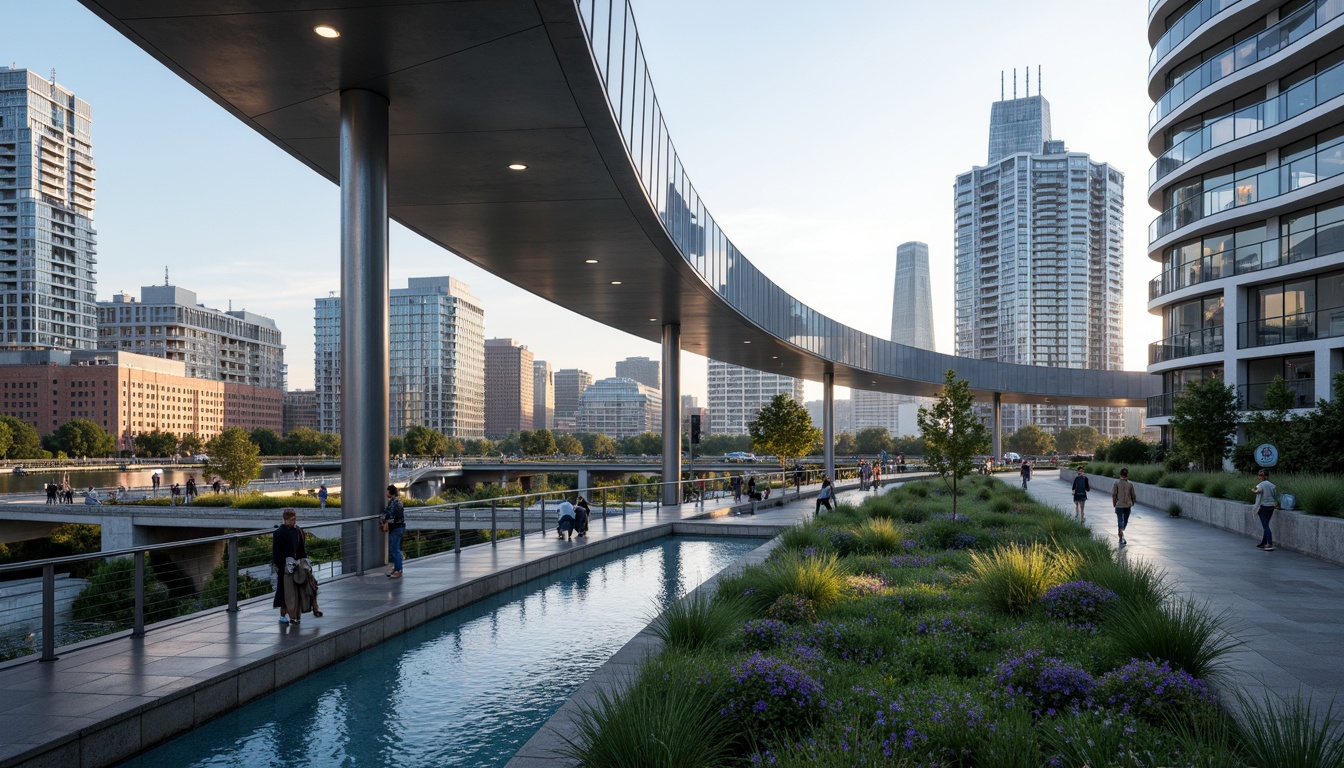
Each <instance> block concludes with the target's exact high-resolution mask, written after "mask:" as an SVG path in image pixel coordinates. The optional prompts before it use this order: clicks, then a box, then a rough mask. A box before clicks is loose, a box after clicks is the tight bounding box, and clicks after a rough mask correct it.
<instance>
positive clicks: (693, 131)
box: [0, 0, 1161, 405]
mask: <svg viewBox="0 0 1344 768" xmlns="http://www.w3.org/2000/svg"><path fill="white" fill-rule="evenodd" d="M5 3H6V6H7V7H6V8H5V17H6V24H5V25H4V26H3V27H0V62H4V63H6V64H13V65H16V66H18V67H26V68H29V69H33V70H36V71H38V72H40V73H42V74H43V75H44V76H50V74H51V71H52V70H53V69H54V70H55V71H56V80H57V82H58V83H60V84H61V85H62V86H64V87H66V88H68V89H70V90H71V91H72V92H74V93H75V95H76V96H78V97H79V98H82V99H84V100H85V101H87V102H89V103H90V105H91V106H92V109H93V142H94V159H95V162H96V163H97V166H98V205H97V209H96V211H95V213H94V223H95V226H96V228H97V230H98V297H99V299H100V300H107V299H110V298H111V296H112V295H113V294H115V293H120V292H122V291H126V292H129V293H131V294H133V295H135V296H137V297H138V296H139V292H140V288H141V287H142V286H145V285H159V284H162V283H163V282H164V280H165V270H167V276H168V279H169V280H170V281H171V282H172V284H174V285H178V286H180V287H182V288H186V289H188V290H193V291H195V292H196V294H197V298H198V301H199V302H200V303H202V304H205V305H206V306H209V307H214V308H217V309H230V308H232V309H247V310H249V311H252V312H256V313H258V314H262V315H266V316H268V317H271V318H274V319H275V320H276V322H277V324H278V325H279V326H280V330H281V331H282V333H283V335H284V343H285V345H286V347H287V349H286V353H285V359H286V363H287V364H288V366H289V386H290V388H294V389H297V388H307V387H311V386H312V372H313V300H314V299H316V298H319V297H322V296H327V295H328V294H329V293H331V292H333V291H336V290H337V289H338V288H339V287H340V285H339V284H340V242H339V232H338V226H339V211H338V207H337V206H338V195H337V188H336V187H335V185H333V184H331V183H330V182H327V181H326V180H324V179H321V178H320V177H318V176H317V175H316V174H314V173H313V172H312V171H309V170H308V169H307V168H305V167H303V166H302V165H301V164H299V162H298V161H296V160H294V159H292V158H291V157H290V156H288V155H287V154H285V153H284V152H282V151H281V150H279V149H278V148H276V147H274V146H273V145H271V144H270V143H269V142H268V141H266V140H265V139H263V138H261V137H260V136H259V135H257V134H256V133H254V132H253V131H252V130H251V129H249V128H247V127H246V126H245V125H243V124H242V123H241V122H239V121H238V120H237V119H235V118H234V117H232V116H231V115H229V114H228V113H226V112H225V111H224V110H223V109H221V108H220V107H218V106H216V105H215V104H214V103H212V102H210V101H209V100H208V99H207V98H206V97H205V96H203V95H201V94H199V93H198V92H197V91H195V90H194V89H193V88H191V87H190V86H188V85H187V84H186V83H184V82H183V81H181V80H180V79H179V78H178V77H176V76H175V75H173V74H172V73H171V72H169V71H168V70H167V69H166V68H165V67H163V66H162V65H160V64H159V63H157V62H156V61H154V60H153V59H152V58H151V57H150V56H149V55H148V54H146V53H144V52H142V51H141V50H140V49H138V48H137V47H135V46H134V45H132V44H131V43H130V42H129V41H127V40H126V39H124V38H123V37H121V36H120V35H119V34H117V33H116V32H114V31H113V30H112V29H111V27H108V26H107V25H106V24H104V23H103V22H102V21H100V20H99V19H98V18H97V17H95V16H94V15H93V14H92V13H90V12H89V11H87V10H86V9H85V8H84V7H83V6H82V5H80V4H79V3H77V2H75V0H43V1H42V2H18V1H17V0H5ZM631 5H632V8H633V9H634V16H635V20H636V23H637V24H638V28H639V31H640V37H641V43H642V45H643V48H644V51H645V57H646V59H647V61H648V65H649V72H650V75H651V77H652V80H653V83H654V88H655V90H656V92H657V94H658V98H659V101H660V103H661V105H662V108H663V113H664V115H665V119H666V121H667V124H668V130H669V132H670V134H671V137H672V141H673V144H674V145H675V146H676V148H677V151H678V154H679V156H680V158H681V160H682V164H683V166H684V167H685V168H686V170H687V174H688V176H689V177H690V179H691V181H692V183H693V184H694V186H695V187H696V189H697V191H698V192H699V194H700V198H701V200H702V201H703V202H704V203H705V205H706V207H707V208H708V209H709V211H710V213H711V214H712V215H713V216H714V218H715V220H716V221H717V222H718V223H719V225H720V226H721V227H722V228H723V231H724V232H725V233H726V234H727V235H728V237H729V238H730V239H731V240H732V241H733V242H734V243H735V244H736V245H737V247H738V248H739V249H740V250H741V251H742V253H743V254H745V255H746V256H747V258H749V259H751V260H752V262H753V263H755V264H756V265H757V266H758V267H759V268H760V269H761V270H762V271H763V272H764V273H765V274H766V275H767V276H769V277H770V278H771V279H772V280H774V281H775V282H776V283H778V284H779V285H780V286H782V287H783V288H784V289H785V290H786V291H789V292H790V293H792V294H793V295H795V296H798V297H799V298H801V299H803V300H804V301H806V302H807V303H809V304H811V306H813V307H814V308H816V309H817V310H819V311H821V312H822V313H824V314H826V315H829V316H831V317H832V318H835V319H836V320H838V321H840V322H842V323H845V324H847V325H850V326H852V327H855V328H858V329H859V330H862V331H865V332H867V333H871V334H874V335H877V336H881V337H884V338H885V337H886V336H887V335H888V334H889V332H890V326H891V320H890V318H891V301H892V298H891V295H892V285H893V282H894V278H895V269H896V247H897V246H898V245H899V244H900V243H903V242H906V241H910V240H920V241H923V242H925V243H928V245H929V258H930V278H931V282H932V289H933V295H934V297H935V299H934V307H933V312H934V328H935V340H936V343H937V346H938V350H939V351H941V352H949V353H950V352H952V351H953V302H952V301H951V300H950V299H951V296H952V293H953V236H954V229H953V208H952V204H953V193H952V186H953V183H954V181H955V178H956V176H957V174H959V173H963V172H965V171H968V170H970V169H971V168H972V167H973V166H975V165H982V164H984V163H985V161H986V159H987V158H986V155H987V144H988V132H989V110H990V104H991V103H992V102H994V101H996V100H998V98H999V96H1000V90H999V89H1000V73H1001V72H1006V73H1007V75H1006V80H1007V82H1008V85H1007V91H1008V96H1009V98H1011V97H1012V70H1013V69H1014V68H1015V67H1016V68H1017V70H1018V94H1019V95H1022V96H1025V95H1027V94H1026V91H1025V71H1026V70H1027V69H1028V68H1029V69H1030V71H1031V80H1032V93H1033V94H1035V93H1037V92H1038V87H1037V85H1038V84H1037V79H1038V78H1037V74H1036V72H1037V67H1038V66H1039V67H1040V71H1041V76H1042V78H1043V79H1044V88H1043V89H1042V90H1040V92H1041V93H1043V95H1044V96H1045V97H1046V99H1047V100H1048V101H1049V102H1050V105H1051V112H1052V123H1053V135H1054V138H1056V139H1063V140H1064V141H1065V143H1066V145H1067V146H1068V148H1069V149H1070V150H1073V151H1081V152H1087V153H1089V154H1091V156H1092V158H1093V159H1094V160H1097V161H1101V162H1106V163H1110V164H1111V165H1112V166H1114V167H1116V168H1118V169H1119V170H1120V171H1121V172H1123V173H1124V174H1125V177H1126V179H1125V181H1126V183H1125V232H1126V235H1125V262H1126V265H1125V297H1124V301H1125V315H1124V318H1125V365H1126V368H1129V369H1131V370H1141V369H1143V368H1144V367H1145V366H1146V363H1147V360H1146V346H1147V344H1148V343H1150V342H1152V341H1156V340H1157V339H1158V338H1159V337H1160V335H1161V323H1160V322H1159V321H1158V320H1157V318H1155V317H1154V316H1151V315H1149V314H1148V313H1147V310H1146V306H1147V283H1148V281H1149V280H1150V279H1152V278H1153V277H1154V276H1155V275H1156V274H1157V272H1158V267H1157V266H1156V264H1155V263H1154V262H1152V261H1150V260H1149V259H1148V257H1147V235H1146V231H1147V227H1148V222H1149V221H1151V220H1152V218H1153V217H1154V216H1155V215H1156V212H1155V211H1154V210H1153V209H1152V208H1150V207H1149V206H1148V204H1147V201H1146V192H1147V189H1146V187H1147V177H1148V168H1149V166H1150V165H1151V164H1152V162H1153V158H1152V156H1151V155H1150V154H1149V153H1148V151H1147V146H1146V136H1147V114H1148V110H1149V109H1150V107H1151V105H1152V102H1151V100H1150V99H1149V98H1148V95H1147V92H1146V78H1145V74H1146V66H1147V59H1148V50H1149V49H1148V46H1147V38H1146V35H1145V24H1146V15H1147V3H1146V2H1144V0H1123V2H1086V3H1079V2H1077V0H1021V1H1019V2H1003V0H996V1H994V2H990V1H989V0H964V1H963V2H961V3H959V4H957V5H956V6H955V11H953V10H951V9H950V7H949V6H947V5H945V4H937V3H914V2H909V1H908V0H907V1H905V2H893V1H892V0H836V2H833V3H827V4H825V6H818V5H817V4H816V3H815V2H800V1H797V0H675V1H674V0H631ZM823 7H824V13H823V12H819V10H820V9H821V8H823ZM429 275H451V276H452V277H455V278H458V279H460V280H464V281H465V282H467V283H468V284H469V285H470V286H471V289H472V292H473V293H474V294H475V295H476V296H477V297H478V298H480V299H481V300H482V303H483V304H484V306H485V312H486V335H487V338H493V337H511V338H513V339H516V340H517V341H519V342H520V343H523V344H525V345H527V346H528V348H529V349H531V350H532V352H533V353H534V354H535V356H536V358H537V359H539V360H547V361H549V362H550V363H551V365H552V367H553V368H556V369H559V368H582V369H584V370H587V371H589V372H591V373H592V374H593V375H594V377H595V378H603V377H606V376H611V375H613V373H614V366H615V362H616V361H617V360H620V359H622V358H624V357H627V356H641V355H642V356H648V357H652V358H655V359H657V358H658V357H659V355H660V351H659V349H658V346H657V345H656V344H653V343H650V342H647V341H644V340H642V339H638V338H636V337H633V336H630V335H628V334H625V333H623V332H621V331H616V330H614V329H611V328H607V327H606V326H603V325H601V324H599V323H596V322H593V321H591V320H587V319H585V318H583V317H582V316H580V315H578V314H575V313H573V312H571V311H569V310H567V309H564V308H562V307H557V306H555V305H552V304H550V303H548V302H546V301H545V300H543V299H540V298H537V297H535V296H533V295H532V294H529V293H527V292H525V291H523V290H521V289H519V288H516V287H514V286H513V285H511V284H510V283H508V282H507V281H505V280H503V279H501V278H498V277H495V276H493V275H491V274H490V273H488V272H485V271H483V270H481V269H479V268H477V267H475V266H473V265H471V264H469V263H468V262H466V261H465V260H463V259H461V258H458V257H457V256H455V255H453V254H451V253H450V252H448V251H445V250H444V249H442V248H440V247H438V246H435V245H433V244H431V243H429V242H428V241H425V240H424V239H422V238H420V237H419V236H418V235H415V234H413V233H410V232H408V231H406V230H405V229H403V228H401V227H399V226H396V225H394V226H393V229H392V237H391V285H392V287H393V288H397V287H405V285H406V279H407V278H408V277H414V276H429ZM705 378H706V363H705V360H704V358H701V357H698V356H696V355H692V354H690V353H683V362H682V391H683V393H687V394H693V395H697V396H699V397H700V398H701V404H702V405H703V404H704V402H705V400H704V395H705V388H706V381H705ZM806 392H807V397H808V398H809V399H812V398H819V397H820V396H821V385H820V384H819V383H816V382H809V383H808V385H807V387H806ZM837 395H838V396H840V397H844V396H845V394H844V393H843V390H842V391H841V392H839V393H837Z"/></svg>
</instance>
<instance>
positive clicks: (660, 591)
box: [123, 536, 761, 768]
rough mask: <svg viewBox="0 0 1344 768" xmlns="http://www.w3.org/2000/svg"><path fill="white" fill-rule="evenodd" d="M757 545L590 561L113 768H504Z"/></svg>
mask: <svg viewBox="0 0 1344 768" xmlns="http://www.w3.org/2000/svg"><path fill="white" fill-rule="evenodd" d="M760 544H761V541H760V540H758V539H707V538H693V537H682V536H677V537H670V538H665V539H660V540H658V541H655V542H651V543H649V544H646V545H642V546H640V547H637V548H631V549H625V550H621V551H619V552H616V553H613V554H611V555H607V556H604V557H601V558H597V559H594V560H589V561H588V562H586V563H582V564H580V565H577V566H573V567H571V568H567V569H565V570H563V571H559V572H557V573H554V574H551V575H549V576H545V577H542V578H540V579H536V580H534V581H531V582H528V583H527V584H523V585H521V586H518V587H514V588H513V589H510V590H508V591H506V592H502V593H500V594H498V595H495V596H493V597H491V598H488V599H486V600H484V601H481V602H479V603H476V604H474V605H471V606H468V607H466V608H463V609H462V610H459V611H456V612H454V613H452V614H450V615H448V616H445V617H443V618H440V619H437V620H435V621H432V622H430V623H428V624H426V625H424V626H421V627H419V628H417V629H414V630H411V631H410V632H407V633H405V634H403V635H401V636H399V637H396V638H394V639H392V640H389V641H387V642H385V643H383V644H381V645H379V646H377V647H375V648H371V649H369V650H367V651H364V652H363V653H361V654H359V655H358V656H355V657H353V658H350V659H347V660H346V661H343V662H341V663H339V664H336V665H334V666H332V667H328V668H327V669H324V670H322V671H320V672H317V673H314V674H312V675H309V676H308V677H306V678H304V679H303V680H300V681H298V682H296V683H293V684H291V685H289V686H288V687H286V688H285V689H283V690H281V691H277V692H275V693H273V694H271V695H269V696H266V697H265V698H262V699H259V700H257V701H255V702H253V703H251V704H248V705H247V706H245V707H243V708H241V709H238V710H236V711H234V712H232V713H230V714H228V715H225V716H224V717H222V718H220V719H218V720H215V721H213V722H211V723H208V724H207V725H205V726H203V727H201V728H198V729H196V730H194V731H192V732H190V733H187V734H184V735H182V736H180V737H178V738H177V739H174V740H173V741H170V742H168V743H167V744H165V745H163V746H161V747H159V748H157V749H155V750H151V751H150V752H147V753H145V754H144V755H141V756H140V757H138V758H135V759H133V760H131V761H129V762H127V763H124V764H123V765H124V766H134V767H135V768H151V767H152V768H159V767H162V768H179V767H181V766H194V767H200V768H205V767H206V766H211V767H215V766H219V767H222V766H229V767H230V768H234V767H237V766H247V767H248V768H251V766H287V767H288V766H312V767H313V768H316V767H317V766H398V767H402V768H410V767H411V766H424V767H426V768H427V767H428V766H488V765H503V764H504V763H507V762H508V761H509V759H510V758H511V757H512V756H513V754H514V752H516V751H517V750H518V748H519V747H521V746H522V745H523V744H524V743H525V742H526V741H527V740H528V739H529V738H531V737H532V735H533V734H534V733H536V731H537V730H538V729H539V728H540V727H541V725H542V724H543V723H545V722H546V720H547V719H548V718H549V717H550V716H551V714H552V713H554V712H555V710H556V709H558V708H559V707H560V705H561V704H562V703H564V701H565V699H566V698H568V697H569V696H570V695H571V694H572V693H574V691H575V690H577V689H578V687H579V686H580V685H582V684H583V682H584V681H585V680H586V679H587V678H588V676H589V675H590V674H591V673H592V672H593V670H595V669H596V668H597V667H599V666H601V665H602V664H603V663H604V662H605V661H606V660H607V659H608V658H610V657H611V655H612V654H613V653H615V652H616V651H617V650H618V649H619V648H620V647H621V646H622V645H624V644H625V643H626V642H627V641H629V640H630V638H632V637H634V636H635V635H636V634H638V633H639V631H640V630H641V629H643V628H644V626H645V625H646V624H647V623H648V621H649V617H650V616H651V615H652V614H653V613H654V612H656V611H657V610H659V609H661V607H663V606H666V605H667V604H669V603H670V602H671V601H673V600H675V599H677V598H679V597H681V596H682V595H684V594H685V593H686V592H687V591H689V590H690V589H692V588H694V587H695V586H697V585H699V584H700V583H702V582H703V581H705V580H706V579H708V578H709V577H710V576H712V575H714V574H715V573H717V572H718V571H719V570H721V569H722V568H724V566H726V565H728V564H729V563H731V562H733V561H734V560H736V559H737V558H739V557H741V556H742V555H744V554H746V553H747V552H749V551H751V550H752V549H754V548H755V547H757V546H759V545H760ZM408 578H409V577H408Z"/></svg>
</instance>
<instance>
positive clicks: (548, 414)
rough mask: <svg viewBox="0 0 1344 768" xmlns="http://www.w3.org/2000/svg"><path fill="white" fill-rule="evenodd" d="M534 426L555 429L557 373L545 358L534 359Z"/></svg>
mask: <svg viewBox="0 0 1344 768" xmlns="http://www.w3.org/2000/svg"><path fill="white" fill-rule="evenodd" d="M532 428H533V429H555V374H554V373H553V372H552V371H551V364H550V363H548V362H546V361H545V360H533V361H532Z"/></svg>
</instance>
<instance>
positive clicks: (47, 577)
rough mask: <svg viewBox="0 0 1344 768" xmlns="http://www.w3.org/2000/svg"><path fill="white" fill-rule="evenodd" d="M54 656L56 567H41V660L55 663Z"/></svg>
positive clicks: (55, 657)
mask: <svg viewBox="0 0 1344 768" xmlns="http://www.w3.org/2000/svg"><path fill="white" fill-rule="evenodd" d="M57 658H59V657H58V656H57V655H56V566H54V565H51V564H50V563H48V564H47V565H44V566H42V658H41V661H55V660H56V659H57Z"/></svg>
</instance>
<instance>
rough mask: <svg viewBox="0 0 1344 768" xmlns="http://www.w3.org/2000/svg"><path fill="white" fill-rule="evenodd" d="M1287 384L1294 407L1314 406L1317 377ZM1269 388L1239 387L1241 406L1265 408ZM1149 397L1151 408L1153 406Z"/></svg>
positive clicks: (1262, 386) (1258, 409)
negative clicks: (1291, 394) (1266, 393)
mask: <svg viewBox="0 0 1344 768" xmlns="http://www.w3.org/2000/svg"><path fill="white" fill-rule="evenodd" d="M1284 383H1285V384H1287V385H1288V389H1289V391H1291V392H1292V393H1293V407H1294V408H1312V407H1315V405H1316V380H1315V379H1290V380H1288V381H1286V382H1284ZM1267 389H1269V384H1268V383H1264V384H1242V385H1241V386H1239V387H1237V393H1238V394H1239V395H1240V396H1241V403H1242V405H1241V407H1242V408H1244V409H1246V410H1248V411H1263V410H1265V391H1266V390H1267ZM1148 399H1149V408H1151V407H1152V405H1151V401H1152V400H1153V398H1148Z"/></svg>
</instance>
